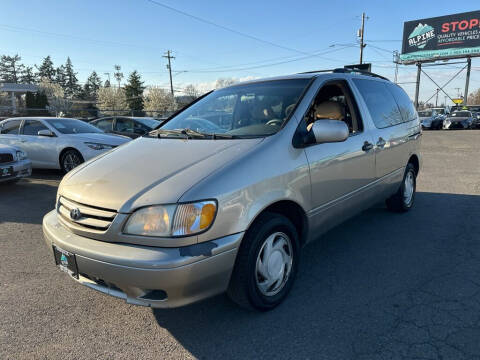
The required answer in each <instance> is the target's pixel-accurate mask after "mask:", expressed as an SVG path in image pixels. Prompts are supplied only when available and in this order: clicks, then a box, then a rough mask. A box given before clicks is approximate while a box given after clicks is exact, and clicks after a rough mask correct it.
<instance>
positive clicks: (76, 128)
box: [45, 119, 103, 134]
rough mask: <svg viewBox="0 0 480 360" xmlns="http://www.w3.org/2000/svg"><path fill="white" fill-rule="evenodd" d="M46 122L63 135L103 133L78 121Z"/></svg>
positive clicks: (47, 120)
mask: <svg viewBox="0 0 480 360" xmlns="http://www.w3.org/2000/svg"><path fill="white" fill-rule="evenodd" d="M45 121H46V122H48V123H49V124H50V125H52V126H53V127H54V128H55V129H57V130H58V131H59V132H61V133H62V134H88V133H90V134H91V133H103V131H102V130H100V129H99V128H96V127H95V126H93V125H90V124H87V123H86V122H83V121H81V120H77V119H45Z"/></svg>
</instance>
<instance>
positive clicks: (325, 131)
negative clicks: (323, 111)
mask: <svg viewBox="0 0 480 360" xmlns="http://www.w3.org/2000/svg"><path fill="white" fill-rule="evenodd" d="M310 131H311V132H312V133H313V135H314V137H315V141H316V143H317V144H322V143H332V142H342V141H345V140H347V138H348V135H349V131H348V126H347V124H345V122H343V121H340V120H317V121H315V122H314V123H313V124H312V128H311V129H310Z"/></svg>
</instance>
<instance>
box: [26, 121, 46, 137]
mask: <svg viewBox="0 0 480 360" xmlns="http://www.w3.org/2000/svg"><path fill="white" fill-rule="evenodd" d="M40 130H48V128H47V127H46V126H45V125H43V124H42V123H41V122H40V121H37V120H27V121H25V123H24V124H23V135H38V132H39V131H40Z"/></svg>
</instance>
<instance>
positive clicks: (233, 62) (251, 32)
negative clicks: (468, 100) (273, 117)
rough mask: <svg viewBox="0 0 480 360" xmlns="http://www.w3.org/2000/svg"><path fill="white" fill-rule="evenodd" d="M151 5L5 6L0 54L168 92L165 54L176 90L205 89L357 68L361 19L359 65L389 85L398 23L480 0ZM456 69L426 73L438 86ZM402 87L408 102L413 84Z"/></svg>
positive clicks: (32, 2) (70, 0) (479, 77)
mask: <svg viewBox="0 0 480 360" xmlns="http://www.w3.org/2000/svg"><path fill="white" fill-rule="evenodd" d="M154 2H157V4H155V3H154ZM154 2H152V1H150V0H130V1H129V0H117V1H112V0H101V1H99V0H62V1H60V0H57V1H55V0H42V1H36V0H22V1H21V2H19V1H18V0H3V1H2V11H1V12H0V36H1V41H0V44H1V47H0V49H1V50H0V53H1V54H10V55H12V54H15V53H18V54H19V55H20V56H22V59H23V61H24V63H26V64H38V63H40V62H41V60H42V58H43V57H45V56H46V55H51V56H52V59H53V61H54V63H55V65H56V66H58V65H60V64H61V63H64V62H65V60H66V57H67V56H70V58H71V59H72V62H73V65H74V67H75V69H76V71H78V77H79V79H80V81H81V82H83V81H85V79H86V77H87V76H88V74H89V73H90V72H91V71H92V70H96V71H97V72H98V73H99V74H100V75H101V76H102V78H103V79H104V80H105V79H106V78H107V75H105V74H104V73H106V72H110V74H111V75H110V76H113V72H114V70H113V65H114V64H119V65H121V66H122V71H123V72H124V73H125V75H127V74H128V73H129V72H131V71H132V70H134V69H136V70H138V71H139V72H140V73H141V75H142V77H143V79H144V80H145V83H146V84H148V85H160V86H167V85H168V81H169V80H168V72H167V69H166V67H165V64H166V59H165V58H163V57H162V55H163V54H164V52H165V51H166V50H168V49H170V50H172V52H173V55H174V56H175V59H174V60H173V63H172V69H173V70H174V84H175V88H177V89H178V90H179V91H180V90H181V88H182V87H184V86H185V85H186V84H189V83H193V84H198V85H199V86H201V87H203V88H208V87H211V86H212V84H213V83H214V82H215V80H216V79H217V78H220V77H233V78H237V79H247V78H251V77H266V76H275V75H281V74H289V73H295V72H301V71H308V70H315V69H329V68H335V67H341V66H343V65H344V64H350V63H357V62H358V57H359V48H358V43H357V37H356V32H357V29H358V28H359V27H360V15H361V13H362V11H365V12H366V13H367V16H368V17H369V19H368V20H367V21H366V29H365V37H366V42H367V44H368V45H367V47H366V49H365V54H364V60H365V61H366V62H372V63H373V71H374V72H377V73H380V74H382V75H384V76H387V77H388V78H390V79H392V80H393V77H394V64H393V63H392V51H394V50H400V49H401V41H400V40H401V38H402V30H403V22H404V21H408V20H415V19H420V18H426V17H432V16H441V15H446V14H450V13H457V12H465V11H473V10H478V9H479V8H480V3H479V2H478V0H476V1H473V0H465V1H462V2H452V1H441V0H439V1H418V0H417V1H410V0H404V1H387V0H383V1H370V0H363V1H341V0H337V1H321V0H307V1H302V0H299V1H283V0H276V1H258V0H256V1H252V0H243V1H220V0H209V1H198V0H197V1H190V0H188V1H178V0H177V1H173V0H158V1H156V0H155V1H154ZM169 7H170V8H169ZM172 8H173V9H172ZM175 10H177V11H175ZM479 59H480V58H478V59H474V60H473V62H472V65H473V71H472V79H471V85H470V89H471V90H473V89H477V88H479V87H480V60H479ZM461 67H462V65H460V64H455V65H449V66H442V67H437V68H433V69H429V70H428V72H429V74H431V76H432V77H433V79H434V80H436V81H437V82H439V83H441V84H443V83H445V82H447V81H448V80H449V78H450V77H451V76H452V75H453V74H455V73H456V72H457V71H459V70H460V68H461ZM415 72H416V68H415V66H401V67H400V69H399V82H401V83H406V82H407V83H408V82H412V81H415ZM464 82H465V72H463V73H462V74H461V75H460V76H459V78H458V79H457V80H455V81H453V82H452V83H451V84H450V85H449V86H448V87H447V90H448V92H449V94H451V95H452V96H456V95H457V90H456V89H455V88H456V87H459V88H461V90H460V92H462V93H463V88H464ZM402 86H403V87H404V88H405V90H407V92H408V93H409V94H410V95H411V96H412V97H413V92H414V84H402ZM435 88H436V86H435V85H434V84H433V83H432V82H430V80H428V79H427V78H426V77H425V76H424V77H423V78H422V85H421V96H420V98H421V99H423V100H426V99H427V98H429V97H430V96H431V95H432V94H433V93H434V92H435ZM443 98H444V97H443V96H440V97H439V100H440V101H443ZM440 101H439V102H440Z"/></svg>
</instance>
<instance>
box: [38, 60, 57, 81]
mask: <svg viewBox="0 0 480 360" xmlns="http://www.w3.org/2000/svg"><path fill="white" fill-rule="evenodd" d="M37 70H38V72H37V78H38V79H39V80H40V79H42V78H45V79H48V80H49V81H54V80H55V69H54V68H53V62H52V59H51V58H50V55H49V56H47V57H46V58H45V59H43V61H42V64H41V65H40V66H39V67H38V66H37Z"/></svg>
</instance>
